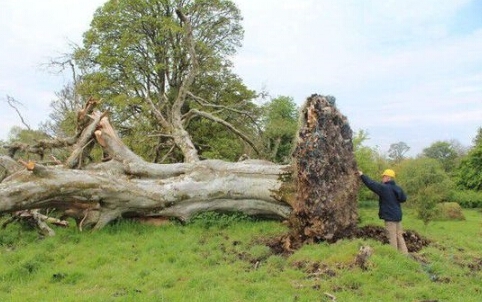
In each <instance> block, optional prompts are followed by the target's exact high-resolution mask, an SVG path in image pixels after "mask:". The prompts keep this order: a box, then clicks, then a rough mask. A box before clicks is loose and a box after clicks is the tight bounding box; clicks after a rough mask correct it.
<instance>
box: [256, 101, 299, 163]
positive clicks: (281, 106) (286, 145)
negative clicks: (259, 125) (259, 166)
mask: <svg viewBox="0 0 482 302" xmlns="http://www.w3.org/2000/svg"><path fill="white" fill-rule="evenodd" d="M263 116H264V121H263V125H264V131H263V141H265V144H267V146H266V148H267V152H268V156H267V158H268V159H269V160H271V161H274V162H278V163H279V162H287V161H289V158H290V157H291V152H292V150H293V141H294V138H295V136H296V131H297V129H298V107H297V106H296V103H295V102H294V101H293V98H292V97H288V96H279V97H277V98H274V99H272V100H271V101H270V102H268V103H266V104H265V105H264V106H263Z"/></svg>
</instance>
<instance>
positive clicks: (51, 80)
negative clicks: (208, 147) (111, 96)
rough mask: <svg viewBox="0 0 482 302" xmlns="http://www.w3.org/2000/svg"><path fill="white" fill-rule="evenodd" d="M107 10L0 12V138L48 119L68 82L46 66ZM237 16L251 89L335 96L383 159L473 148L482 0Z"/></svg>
mask: <svg viewBox="0 0 482 302" xmlns="http://www.w3.org/2000/svg"><path fill="white" fill-rule="evenodd" d="M105 2H106V1H103V0H82V1H81V0H44V1H30V0H28V1H27V0H2V1H1V2H0V41H1V42H2V47H1V48H0V58H1V60H0V139H6V138H7V135H8V132H9V130H10V128H11V127H12V126H14V125H18V126H22V123H21V120H20V118H19V117H18V116H17V114H16V112H15V110H13V109H12V108H11V107H9V106H8V104H7V103H6V96H7V95H9V96H11V97H14V98H15V99H16V100H18V101H19V102H21V103H23V104H24V107H19V109H20V110H21V111H22V115H23V117H24V118H25V119H26V120H27V122H28V123H29V124H30V126H32V127H33V128H36V127H37V126H38V124H39V123H40V122H41V121H45V120H46V119H47V118H48V114H49V104H50V102H51V101H52V100H53V99H54V92H55V91H58V90H60V89H61V88H62V86H63V85H64V84H65V83H66V81H67V80H68V76H62V75H54V74H51V73H49V72H48V71H47V70H45V68H44V64H45V63H47V62H48V61H49V59H50V58H53V57H58V56H60V55H61V54H62V53H65V52H67V51H68V50H69V48H68V45H69V43H72V42H73V43H80V42H81V36H82V33H83V32H85V31H86V30H87V29H88V27H89V23H90V21H91V19H92V15H93V13H94V11H95V9H96V8H98V7H99V6H100V5H102V4H103V3H105ZM235 3H237V5H238V6H239V8H240V9H241V12H242V15H243V16H244V21H243V26H244V29H245V38H244V42H243V47H242V48H241V49H240V50H239V54H238V55H237V56H236V57H235V58H234V63H235V72H236V73H237V74H238V75H240V77H241V78H242V79H243V80H244V81H245V83H246V84H247V85H248V87H249V88H251V89H256V90H261V89H264V90H267V91H268V92H269V93H270V95H271V96H272V97H277V96H280V95H283V96H291V97H293V98H294V100H295V101H296V102H297V103H298V104H300V105H301V104H302V103H303V102H304V101H305V99H306V98H307V97H308V96H310V95H311V94H313V93H317V94H329V95H333V96H335V97H336V99H337V101H336V103H337V106H338V108H339V109H340V110H341V112H342V113H343V114H344V115H346V116H347V117H348V120H349V121H350V124H351V127H352V128H353V130H354V131H358V130H365V131H368V133H369V137H370V140H369V141H368V142H367V144H369V145H371V146H377V147H378V148H379V151H380V152H383V153H386V152H387V151H388V148H389V146H390V144H392V143H397V142H401V141H403V142H405V143H406V144H407V145H408V146H409V147H410V148H411V150H410V152H409V154H410V155H416V154H418V153H420V152H421V151H422V150H423V148H426V147H428V146H430V145H431V144H432V143H433V142H435V141H447V140H452V139H455V140H458V141H459V142H460V143H461V144H463V145H465V146H470V145H471V144H472V139H473V138H474V137H475V135H476V133H477V129H478V128H479V127H482V17H481V16H482V1H481V0H473V1H470V0H447V1H440V0H417V1H415V0H404V1H400V0H397V1H392V0H378V1H371V0H366V1H359V0H296V1H294V0H262V1H261V0H236V1H235Z"/></svg>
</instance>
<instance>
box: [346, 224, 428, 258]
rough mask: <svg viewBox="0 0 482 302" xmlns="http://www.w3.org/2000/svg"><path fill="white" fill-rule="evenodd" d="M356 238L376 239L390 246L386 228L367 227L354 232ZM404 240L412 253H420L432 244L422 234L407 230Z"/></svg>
mask: <svg viewBox="0 0 482 302" xmlns="http://www.w3.org/2000/svg"><path fill="white" fill-rule="evenodd" d="M354 237H355V238H364V239H374V240H377V241H379V242H382V243H385V244H388V237H387V235H386V233H385V228H383V227H381V226H374V225H367V226H364V227H361V228H358V229H357V230H355V232H354ZM403 238H404V239H405V243H406V245H407V249H408V251H409V252H410V253H414V252H418V251H420V250H421V249H422V248H423V247H425V246H428V245H429V244H430V240H429V239H427V238H424V237H423V236H421V235H420V234H418V233H417V232H415V231H412V230H406V231H405V232H404V233H403Z"/></svg>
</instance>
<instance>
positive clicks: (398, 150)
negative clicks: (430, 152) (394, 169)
mask: <svg viewBox="0 0 482 302" xmlns="http://www.w3.org/2000/svg"><path fill="white" fill-rule="evenodd" d="M408 150H410V147H409V146H408V145H407V144H406V143H405V142H398V143H394V144H391V145H390V148H389V149H388V157H389V158H390V159H391V160H393V161H394V162H395V163H399V162H400V161H402V160H403V159H404V158H405V153H407V152H408Z"/></svg>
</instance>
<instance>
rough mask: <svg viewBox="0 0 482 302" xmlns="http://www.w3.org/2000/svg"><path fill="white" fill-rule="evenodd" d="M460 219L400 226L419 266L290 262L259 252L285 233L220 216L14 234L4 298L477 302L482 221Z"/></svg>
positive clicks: (394, 256)
mask: <svg viewBox="0 0 482 302" xmlns="http://www.w3.org/2000/svg"><path fill="white" fill-rule="evenodd" d="M376 212H377V209H376V208H373V207H364V208H362V209H360V217H361V224H362V225H365V224H374V225H382V221H380V220H378V218H377V215H376ZM464 214H465V217H466V220H465V221H438V222H432V223H430V224H429V225H428V226H425V225H423V223H422V222H421V221H419V220H416V219H415V218H414V215H413V213H411V212H410V210H405V218H404V228H405V229H410V230H415V231H417V232H418V233H419V234H421V235H422V236H424V237H427V238H428V239H430V240H432V241H433V243H432V244H431V245H430V246H428V247H426V248H424V249H423V250H422V251H420V252H419V253H417V255H415V257H414V256H404V255H401V254H399V253H398V252H397V251H395V250H394V249H392V248H391V247H390V246H388V245H383V244H381V243H379V242H376V241H372V240H361V239H357V240H342V241H339V242H337V243H335V244H331V245H328V244H326V243H322V244H316V245H306V246H304V247H303V248H302V249H300V250H298V251H297V252H296V253H294V254H293V255H291V256H289V257H283V256H281V255H275V254H272V253H271V251H270V249H269V248H268V247H267V246H266V245H265V244H263V239H265V238H270V237H273V236H277V235H280V234H283V233H284V232H286V227H285V226H284V225H283V224H281V223H279V222H273V221H270V222H269V221H268V222H266V221H249V220H241V219H232V218H229V219H227V218H225V217H224V218H223V217H221V219H219V221H217V220H216V219H215V218H216V217H212V216H211V217H209V216H208V217H207V218H204V219H199V220H198V221H197V222H195V223H192V224H189V225H185V226H182V225H179V224H170V225H165V226H161V227H154V226H148V225H142V224H137V223H133V222H120V223H117V224H113V225H110V226H108V227H106V228H105V229H103V230H102V231H99V232H95V233H90V232H82V233H80V232H78V231H77V230H76V229H75V228H73V227H70V228H66V229H61V228H56V229H55V230H56V232H57V235H56V236H55V237H52V238H45V239H40V238H38V235H37V234H36V233H35V232H33V231H28V230H25V229H23V228H22V227H21V226H19V225H9V226H8V227H7V228H6V229H5V230H1V233H0V253H1V255H0V301H226V302H228V301H229V302H233V301H310V302H311V301H333V300H334V299H335V298H336V301H482V287H481V280H482V230H481V226H482V222H481V221H482V219H481V218H482V213H481V211H480V210H465V211H464ZM362 245H369V246H371V247H372V248H373V249H374V254H373V256H372V257H371V258H370V259H369V264H368V269H367V270H362V269H360V268H358V267H356V266H354V265H353V260H354V258H355V256H356V254H357V252H358V250H359V248H360V246H362Z"/></svg>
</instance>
